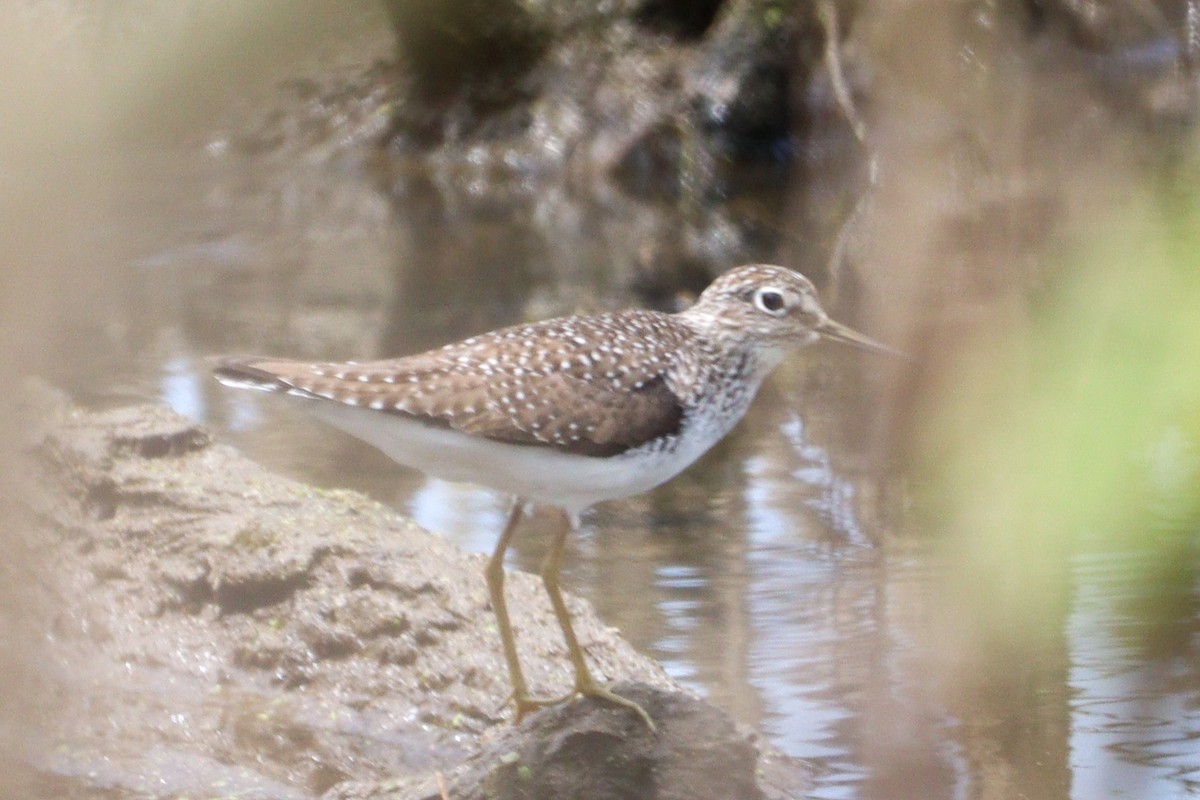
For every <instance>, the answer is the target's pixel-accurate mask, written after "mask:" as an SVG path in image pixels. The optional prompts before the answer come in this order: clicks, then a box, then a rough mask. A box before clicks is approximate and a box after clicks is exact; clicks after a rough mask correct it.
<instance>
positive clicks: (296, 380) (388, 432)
mask: <svg viewBox="0 0 1200 800" xmlns="http://www.w3.org/2000/svg"><path fill="white" fill-rule="evenodd" d="M819 338H827V339H835V340H838V341H842V342H847V343H850V344H853V345H856V346H858V347H862V348H865V349H869V350H875V351H879V352H884V353H893V354H894V353H895V352H896V351H894V350H891V349H890V348H888V347H886V346H884V345H882V344H879V343H877V342H875V341H872V340H871V339H868V338H867V337H865V336H863V335H862V334H859V333H856V332H855V331H853V330H851V329H850V328H847V327H845V326H844V325H841V324H839V323H837V322H834V321H833V320H832V319H830V318H829V316H828V315H827V314H826V313H825V311H824V310H823V309H822V308H821V305H820V303H819V302H818V300H817V294H816V290H815V289H814V288H813V285H812V283H811V282H810V281H809V280H808V279H807V278H805V277H804V276H802V275H800V274H798V273H796V272H793V271H791V270H788V269H784V268H783V267H775V266H768V265H752V266H744V267H739V268H737V269H734V270H732V271H730V272H727V273H725V274H724V275H722V276H720V277H719V278H717V279H716V280H715V281H714V282H713V283H712V285H710V286H709V287H708V288H707V289H706V290H705V291H704V292H703V293H702V294H701V295H700V297H699V299H698V300H697V302H696V303H695V305H693V306H691V307H690V308H688V309H686V310H684V311H681V312H679V313H677V314H666V313H660V312H656V311H644V310H628V311H618V312H614V313H608V314H599V315H596V316H574V317H562V318H559V319H552V320H547V321H545V322H535V323H532V324H527V325H517V326H514V327H511V328H503V329H501V330H497V331H492V332H491V333H485V334H481V335H479V336H473V337H471V338H469V339H465V340H463V341H461V342H455V343H453V344H448V345H446V346H445V347H442V348H439V349H436V350H431V351H429V352H426V353H419V354H417V355H411V356H406V357H403V358H397V359H392V360H387V361H368V362H361V363H360V362H355V361H347V362H344V363H325V362H321V363H308V362H301V361H288V360H281V359H274V358H248V357H236V358H225V359H221V360H220V361H219V363H218V366H217V367H216V368H215V370H214V373H215V375H216V378H217V380H219V381H220V382H221V383H223V384H225V385H227V386H235V387H238V388H243V389H256V390H258V391H264V392H275V393H278V394H283V395H288V396H290V397H293V398H296V399H297V400H298V401H300V402H302V403H303V404H304V405H305V407H306V409H307V410H308V411H309V412H311V413H312V414H314V415H315V416H316V417H318V418H319V419H321V420H323V421H325V422H327V423H329V424H330V425H333V426H334V427H337V428H340V429H342V430H344V431H346V432H348V433H350V434H352V435H354V436H357V437H358V438H360V439H362V440H364V441H366V442H367V443H369V444H371V445H373V446H375V447H377V448H379V449H380V450H382V451H383V452H384V453H386V454H387V455H388V456H390V457H391V458H393V459H394V460H396V461H397V462H399V463H400V464H404V465H406V466H409V467H413V468H415V469H418V470H421V471H422V472H425V473H427V474H429V475H433V476H436V477H439V478H444V479H446V480H450V481H463V482H468V483H475V484H480V485H482V486H488V487H491V488H493V489H497V490H500V491H503V492H507V493H508V494H510V495H512V496H513V497H514V498H515V502H514V503H513V506H512V510H511V511H510V513H509V515H508V523H507V524H506V525H505V527H504V531H503V532H502V533H501V534H500V541H499V542H498V544H497V545H496V549H495V551H494V552H493V553H492V557H491V559H490V560H489V562H488V565H487V570H486V576H487V584H488V589H489V591H490V594H491V603H492V609H493V611H494V612H495V615H496V621H497V624H498V626H499V629H500V639H501V642H502V644H503V646H504V657H505V660H506V661H507V663H508V672H509V678H510V680H511V682H512V689H513V700H514V702H515V704H516V716H517V718H518V719H520V718H521V717H522V716H523V715H524V714H526V713H528V712H529V711H531V710H533V709H535V708H538V707H540V706H543V705H546V704H548V703H552V702H557V701H556V700H543V699H537V698H534V697H532V696H530V694H529V689H528V686H527V685H526V683H525V678H524V676H523V675H522V673H521V664H520V660H519V659H518V657H517V648H516V642H515V640H514V638H513V633H512V625H511V623H510V622H509V617H508V608H507V606H506V604H505V599H504V553H505V551H506V550H507V549H508V545H509V542H510V541H511V540H512V536H513V532H514V531H515V530H516V528H517V525H518V524H519V523H520V520H521V516H522V514H523V513H524V511H525V508H526V505H527V504H530V503H533V504H539V505H549V506H557V507H558V508H561V509H563V510H564V511H565V512H566V516H567V520H568V524H566V525H563V526H562V527H561V529H560V530H559V532H558V533H557V534H556V535H555V537H554V540H553V542H552V543H551V545H550V549H549V551H548V555H547V556H546V559H545V561H544V562H543V563H542V569H541V574H542V581H543V582H544V583H545V586H546V592H547V593H548V594H549V595H550V602H551V604H552V606H553V608H554V614H555V616H556V617H557V619H558V624H559V626H560V627H561V628H562V632H563V636H564V637H565V639H566V645H567V653H568V656H569V657H570V660H571V664H572V666H573V667H574V671H575V690H574V693H579V694H584V695H590V696H593V697H599V698H603V699H605V700H608V701H610V702H613V703H617V704H620V705H622V706H625V707H627V708H630V709H632V710H633V711H635V712H637V713H638V714H640V715H641V716H642V718H643V719H644V720H645V721H646V723H647V724H648V725H650V727H651V728H653V727H654V726H653V723H652V722H651V720H650V717H649V715H648V714H647V713H646V712H645V710H643V709H642V708H641V707H640V706H639V705H637V704H636V703H634V702H632V701H631V700H628V699H626V698H624V697H621V696H620V695H617V694H615V693H613V692H612V691H610V690H609V689H607V688H605V687H604V686H603V685H601V684H600V683H599V682H598V681H596V680H595V678H593V677H592V674H591V672H590V670H589V669H588V666H587V661H586V659H585V658H584V652H583V649H582V648H581V647H580V646H579V642H578V640H577V639H576V636H575V631H574V629H573V628H572V626H571V618H570V615H569V614H568V612H567V607H566V604H565V603H564V602H563V598H562V594H561V593H560V592H559V588H558V575H559V562H560V560H561V557H562V552H563V544H564V543H565V541H566V537H567V534H568V533H569V532H570V531H571V530H572V529H574V528H575V527H577V525H578V522H579V515H580V513H581V512H583V511H584V510H585V509H587V508H588V507H590V506H592V505H594V504H596V503H599V502H601V501H603V500H612V499H614V498H618V497H627V496H629V495H633V494H638V493H639V492H644V491H646V490H648V489H652V488H654V487H655V486H658V485H659V484H661V483H664V482H665V481H667V480H670V479H671V478H672V477H674V476H675V475H677V474H679V473H680V472H681V471H683V469H684V468H686V467H687V466H688V465H689V464H691V463H692V462H693V461H695V460H696V459H697V458H699V457H700V455H701V454H703V453H704V452H705V451H706V450H708V449H709V448H710V447H712V446H713V445H714V444H716V443H717V442H718V441H719V440H720V439H721V438H722V437H723V436H725V434H726V433H728V432H729V430H730V429H731V428H732V427H733V426H734V425H735V424H736V423H737V422H738V420H740V419H741V418H742V415H743V414H745V413H746V409H747V408H748V407H749V406H750V402H751V400H753V399H754V395H755V392H757V391H758V387H759V385H760V384H761V383H762V381H763V379H764V378H766V377H767V375H768V374H769V373H770V372H771V371H772V370H773V369H774V368H775V367H776V366H777V365H778V364H779V363H780V362H781V361H782V360H783V358H784V357H785V356H786V355H787V353H788V352H789V351H791V350H794V349H796V348H799V347H803V346H804V345H807V344H811V343H812V342H815V341H816V340H817V339H819ZM574 693H573V694H574ZM562 699H566V698H562Z"/></svg>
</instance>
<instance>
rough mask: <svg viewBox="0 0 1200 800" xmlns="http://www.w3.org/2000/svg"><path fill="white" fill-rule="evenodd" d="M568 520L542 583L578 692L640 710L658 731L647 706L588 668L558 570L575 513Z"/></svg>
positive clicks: (557, 538)
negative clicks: (611, 687) (601, 680)
mask: <svg viewBox="0 0 1200 800" xmlns="http://www.w3.org/2000/svg"><path fill="white" fill-rule="evenodd" d="M568 519H569V523H568V524H567V525H564V526H563V527H562V528H560V529H559V531H558V533H556V534H555V535H554V541H553V542H551V544H550V551H549V552H548V553H546V558H545V560H543V561H542V583H544V584H545V585H546V594H548V595H550V605H551V606H553V607H554V616H555V617H557V618H558V626H559V627H560V628H562V632H563V638H565V639H566V641H567V656H568V657H570V659H571V664H572V666H574V667H575V691H576V692H578V693H579V694H582V695H587V696H588V697H598V698H600V699H601V700H607V701H608V702H610V703H616V704H617V705H619V706H625V707H626V708H628V709H630V710H632V711H634V712H636V713H637V714H638V715H639V716H640V717H641V718H642V720H643V721H644V722H645V723H646V725H647V726H648V727H649V728H650V730H655V727H654V721H653V720H651V719H650V715H649V714H647V713H646V709H644V708H642V707H641V706H640V705H638V704H637V703H635V702H633V701H632V700H629V699H627V698H624V697H621V695H619V694H617V693H616V692H613V691H611V690H609V689H607V688H605V687H604V686H603V685H602V684H600V683H599V682H598V681H597V680H596V679H595V678H593V677H592V673H591V670H589V669H588V665H587V660H586V659H585V658H584V653H583V648H582V647H580V646H579V639H578V638H576V636H575V628H574V627H573V626H572V625H571V615H570V613H569V612H568V611H567V604H566V602H564V601H563V596H562V592H561V591H559V588H558V571H559V565H560V563H561V561H562V553H563V547H564V546H565V545H566V542H567V534H568V533H570V532H571V531H572V530H574V529H575V527H576V525H577V520H576V518H575V516H574V515H573V514H572V515H568Z"/></svg>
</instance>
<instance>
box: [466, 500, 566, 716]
mask: <svg viewBox="0 0 1200 800" xmlns="http://www.w3.org/2000/svg"><path fill="white" fill-rule="evenodd" d="M524 513H525V502H524V501H523V500H521V499H519V498H518V499H517V500H516V502H514V503H513V507H512V510H511V511H509V513H508V522H507V523H506V524H505V525H504V532H503V533H501V534H500V541H499V542H497V543H496V549H495V550H493V551H492V557H491V558H490V559H489V560H488V564H487V569H486V570H485V573H484V574H485V575H486V577H487V585H488V593H489V594H490V596H491V601H492V613H494V614H495V615H496V625H497V627H498V628H499V629H500V643H501V644H502V645H503V647H504V660H505V661H506V662H507V663H508V679H509V683H511V684H512V699H513V704H514V705H515V706H516V717H517V721H518V722H520V721H521V718H522V717H524V716H525V715H526V714H528V713H529V712H530V711H535V710H536V709H539V708H541V707H542V706H546V705H550V704H552V703H556V702H559V701H558V700H540V699H537V698H534V697H530V696H529V686H528V685H527V684H526V683H525V675H524V673H522V672H521V661H520V659H519V658H518V657H517V641H516V638H515V637H514V636H513V630H512V622H511V621H510V620H509V617H508V604H507V603H506V602H505V600H504V554H505V552H507V551H508V545H509V543H510V542H511V541H512V537H513V534H514V533H515V532H516V530H517V525H519V524H520V522H521V517H522V516H524Z"/></svg>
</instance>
